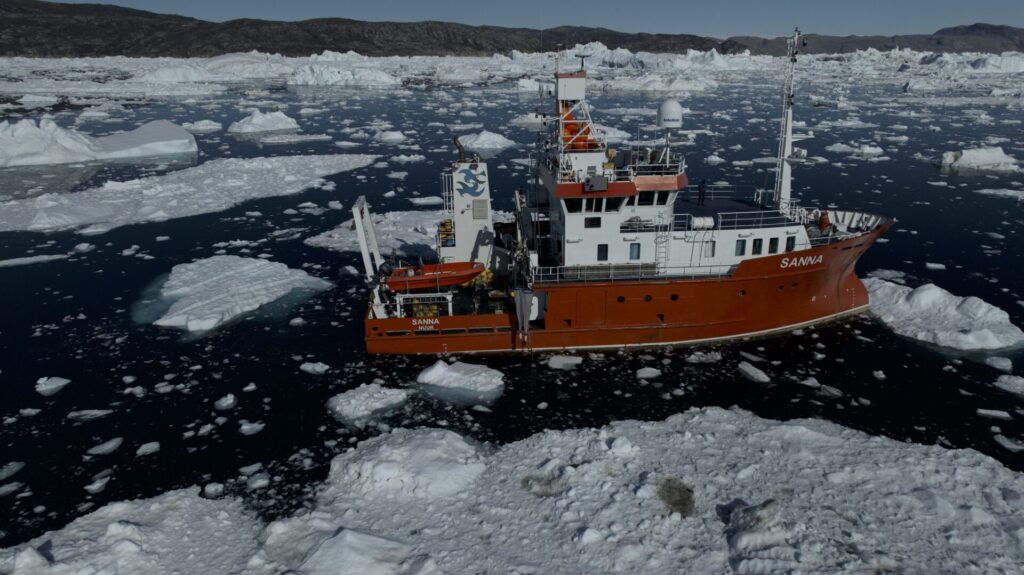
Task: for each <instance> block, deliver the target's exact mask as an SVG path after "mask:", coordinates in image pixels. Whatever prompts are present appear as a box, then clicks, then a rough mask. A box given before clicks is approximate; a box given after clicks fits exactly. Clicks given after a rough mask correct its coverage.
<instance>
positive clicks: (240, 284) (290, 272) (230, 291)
mask: <svg viewBox="0 0 1024 575" xmlns="http://www.w3.org/2000/svg"><path fill="white" fill-rule="evenodd" d="M330 287H331V283H330V282H328V281H326V280H322V279H319V278H316V277H313V276H310V275H309V274H307V273H306V272H304V271H302V270H294V269H291V268H289V267H288V266H286V265H284V264H281V263H277V262H270V261H267V260H264V259H258V258H242V257H238V256H228V255H222V256H213V257H211V258H207V259H204V260H199V261H197V262H192V263H188V264H179V265H176V266H174V269H172V270H171V275H170V277H169V278H168V279H167V281H166V282H165V283H164V284H163V286H162V287H161V288H160V294H161V296H162V297H164V298H166V299H168V300H173V301H174V303H173V304H171V307H170V308H169V309H168V310H167V312H166V313H164V314H163V316H162V317H160V318H159V319H157V320H156V321H155V322H153V323H154V324H156V325H159V326H162V327H173V328H179V329H184V330H187V331H206V330H211V329H214V328H216V327H217V326H219V325H221V324H223V323H225V322H228V321H231V320H232V319H234V318H236V317H238V316H240V315H243V314H245V313H248V312H250V311H253V310H255V309H257V308H259V307H260V306H262V305H265V304H267V303H270V302H272V301H274V300H276V299H278V298H280V297H283V296H285V295H287V294H288V293H290V292H292V291H293V290H310V291H318V290H324V289H328V288H330Z"/></svg>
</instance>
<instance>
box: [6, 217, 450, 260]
mask: <svg viewBox="0 0 1024 575" xmlns="http://www.w3.org/2000/svg"><path fill="white" fill-rule="evenodd" d="M0 218H2V216H0ZM372 218H373V227H374V229H375V230H376V231H377V242H378V244H379V246H380V249H381V252H382V253H400V254H403V255H405V256H410V257H416V256H422V257H429V256H431V255H433V254H434V244H435V243H436V242H437V238H436V234H437V224H438V222H440V221H441V218H442V213H441V212H439V211H417V210H414V211H395V212H387V213H383V214H377V213H374V214H373V216H372ZM304 242H305V243H306V244H307V245H310V246H315V247H318V248H324V249H329V250H335V251H339V252H358V251H359V238H358V237H357V236H356V233H355V230H354V226H353V223H352V220H347V221H345V222H343V223H342V224H341V225H339V226H338V227H336V228H334V229H331V230H327V231H326V232H323V233H321V234H318V235H315V236H313V237H310V238H306V239H305V240H304Z"/></svg>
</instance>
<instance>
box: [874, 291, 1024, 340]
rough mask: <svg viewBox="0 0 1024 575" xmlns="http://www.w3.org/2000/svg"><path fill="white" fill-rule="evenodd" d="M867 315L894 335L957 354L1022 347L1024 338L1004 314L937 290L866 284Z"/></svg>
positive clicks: (974, 300) (981, 301) (1001, 311)
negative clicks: (868, 308)
mask: <svg viewBox="0 0 1024 575" xmlns="http://www.w3.org/2000/svg"><path fill="white" fill-rule="evenodd" d="M864 285H865V286H866V287H867V288H868V293H869V294H870V297H871V313H872V314H873V315H874V316H876V317H877V318H878V319H880V320H881V321H882V322H884V323H885V324H886V325H888V326H889V327H890V328H891V329H892V330H893V331H895V332H896V333H898V334H900V335H902V336H905V337H909V338H913V339H916V340H919V341H923V342H926V343H930V344H934V345H938V346H941V347H948V348H952V349H958V350H995V349H1002V348H1007V347H1013V346H1017V345H1020V344H1022V343H1024V332H1022V331H1021V330H1020V329H1019V328H1017V326H1015V325H1013V324H1012V323H1010V316H1009V315H1008V314H1007V313H1006V312H1005V311H1003V310H1001V309H999V308H998V307H996V306H993V305H991V304H989V303H987V302H985V301H983V300H981V299H979V298H976V297H958V296H955V295H953V294H951V293H949V292H948V291H946V290H944V289H942V288H940V287H938V286H936V285H935V284H925V285H922V286H920V287H918V288H916V289H911V288H910V287H907V286H902V285H898V284H895V283H892V282H888V281H885V280H883V279H880V278H868V279H866V280H864Z"/></svg>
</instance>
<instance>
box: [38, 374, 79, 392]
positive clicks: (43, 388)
mask: <svg viewBox="0 0 1024 575" xmlns="http://www.w3.org/2000/svg"><path fill="white" fill-rule="evenodd" d="M69 383H71V380H70V379H65V378H63V377H40V378H39V380H38V381H36V392H37V393H39V395H42V396H44V397H49V396H51V395H53V394H55V393H57V392H58V391H60V390H62V389H64V386H65V385H67V384H69Z"/></svg>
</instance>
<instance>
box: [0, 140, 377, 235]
mask: <svg viewBox="0 0 1024 575" xmlns="http://www.w3.org/2000/svg"><path fill="white" fill-rule="evenodd" d="M373 160H374V157H373V156H362V155H342V154H338V155H324V156H286V157H272V158H248V159H238V158H224V159H217V160H211V161H209V162H205V163H203V164H200V165H199V166H195V167H192V168H186V169H184V170H178V171H176V172H171V173H169V174H165V175H159V176H150V177H147V178H141V179H137V180H130V181H127V182H107V183H105V184H104V185H103V186H101V187H98V188H91V189H88V190H83V191H80V192H76V193H73V194H43V195H41V196H38V197H35V198H23V199H15V200H10V201H7V202H0V231H18V230H28V231H39V232H52V231H57V230H64V229H73V228H84V229H83V230H82V231H83V232H84V233H102V232H105V231H107V230H110V229H113V228H116V227H118V226H124V225H129V224H138V223H145V222H151V221H163V220H168V219H172V218H181V217H186V216H193V215H197V214H205V213H209V212H218V211H221V210H225V209H227V208H230V207H232V206H234V205H236V204H240V203H242V202H245V201H248V200H252V199H256V198H265V197H270V196H284V195H290V194H296V193H299V192H301V191H302V190H304V189H306V188H309V187H312V186H316V185H320V184H321V182H322V181H323V180H321V179H320V178H322V177H323V176H327V175H330V174H335V173H338V172H343V171H347V170H353V169H356V168H361V167H363V166H367V165H369V164H370V163H372V162H373Z"/></svg>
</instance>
